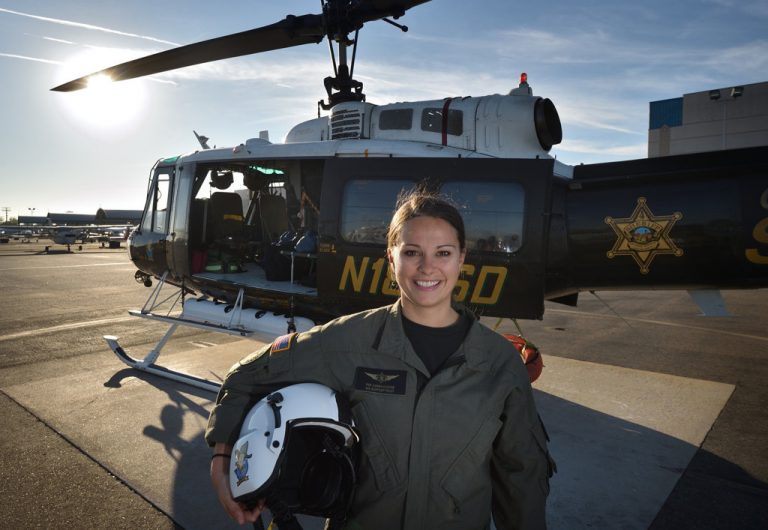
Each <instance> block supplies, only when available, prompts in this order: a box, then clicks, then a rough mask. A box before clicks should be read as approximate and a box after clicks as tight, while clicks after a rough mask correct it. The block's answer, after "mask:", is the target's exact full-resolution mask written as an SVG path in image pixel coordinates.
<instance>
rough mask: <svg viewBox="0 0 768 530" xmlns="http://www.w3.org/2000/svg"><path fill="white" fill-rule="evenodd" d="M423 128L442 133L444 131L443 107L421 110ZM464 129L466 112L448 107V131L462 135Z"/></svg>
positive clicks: (423, 129)
mask: <svg viewBox="0 0 768 530" xmlns="http://www.w3.org/2000/svg"><path fill="white" fill-rule="evenodd" d="M421 130H422V131H429V132H436V133H441V132H442V131H443V109H438V108H428V109H424V110H422V111H421ZM463 130H464V113H463V112H462V111H460V110H456V109H448V120H447V122H446V132H447V133H448V134H452V135H454V136H461V134H462V132H463Z"/></svg>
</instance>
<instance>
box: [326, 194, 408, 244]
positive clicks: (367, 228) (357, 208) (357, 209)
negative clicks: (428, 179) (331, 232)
mask: <svg viewBox="0 0 768 530" xmlns="http://www.w3.org/2000/svg"><path fill="white" fill-rule="evenodd" d="M413 185H414V182H412V181H410V180H352V181H350V182H348V183H347V185H346V186H345V187H344V197H343V199H342V211H341V235H342V237H343V238H344V239H345V240H347V241H350V242H353V243H373V244H377V245H386V243H387V228H388V227H389V221H390V220H391V219H392V214H393V213H394V211H395V204H396V203H397V196H398V195H399V194H400V192H401V191H402V190H404V189H406V190H407V189H410V188H411V187H413Z"/></svg>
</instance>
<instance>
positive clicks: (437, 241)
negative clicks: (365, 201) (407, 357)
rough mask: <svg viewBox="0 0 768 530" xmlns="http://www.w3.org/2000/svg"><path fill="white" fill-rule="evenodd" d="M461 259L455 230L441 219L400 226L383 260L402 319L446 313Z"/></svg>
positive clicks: (462, 257) (418, 218)
mask: <svg viewBox="0 0 768 530" xmlns="http://www.w3.org/2000/svg"><path fill="white" fill-rule="evenodd" d="M464 255H465V252H464V251H462V249H461V248H460V246H459V237H458V235H457V233H456V229H455V228H454V227H453V226H451V224H450V223H448V222H447V221H445V220H443V219H438V218H436V217H414V218H413V219H411V220H409V221H407V222H406V223H405V225H403V229H402V232H401V233H400V240H399V242H398V244H397V245H396V246H394V247H391V248H389V249H387V257H388V259H389V266H390V269H391V270H392V271H393V272H394V277H395V280H397V284H398V286H399V287H400V295H401V299H402V304H403V310H404V311H405V312H406V316H408V317H409V318H411V319H413V318H414V316H415V315H416V314H423V312H424V311H425V310H438V312H439V311H445V310H446V309H450V307H451V295H452V294H453V288H454V286H455V285H456V281H457V280H458V279H459V272H461V265H462V264H463V263H464Z"/></svg>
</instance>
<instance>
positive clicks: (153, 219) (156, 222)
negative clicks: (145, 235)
mask: <svg viewBox="0 0 768 530" xmlns="http://www.w3.org/2000/svg"><path fill="white" fill-rule="evenodd" d="M172 170H173V168H160V169H158V170H157V172H156V173H155V182H154V183H153V186H152V189H151V191H150V193H151V199H150V201H149V202H148V203H147V211H146V212H144V218H143V219H142V223H141V229H142V230H145V231H147V232H155V233H161V234H162V233H165V232H167V231H168V209H169V208H170V206H171V173H170V172H171V171H172Z"/></svg>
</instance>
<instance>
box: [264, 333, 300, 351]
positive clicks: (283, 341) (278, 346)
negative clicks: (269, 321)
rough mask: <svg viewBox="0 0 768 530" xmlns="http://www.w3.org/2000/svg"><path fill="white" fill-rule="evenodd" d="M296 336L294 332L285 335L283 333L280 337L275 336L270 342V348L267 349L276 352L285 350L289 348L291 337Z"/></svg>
mask: <svg viewBox="0 0 768 530" xmlns="http://www.w3.org/2000/svg"><path fill="white" fill-rule="evenodd" d="M295 336H296V333H289V334H287V335H283V336H281V337H277V338H276V339H275V341H274V342H273V343H272V348H271V349H270V350H269V351H270V352H271V353H276V352H280V351H286V350H290V349H291V341H292V340H293V337H295Z"/></svg>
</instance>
